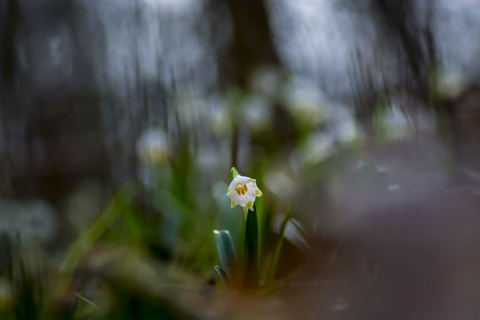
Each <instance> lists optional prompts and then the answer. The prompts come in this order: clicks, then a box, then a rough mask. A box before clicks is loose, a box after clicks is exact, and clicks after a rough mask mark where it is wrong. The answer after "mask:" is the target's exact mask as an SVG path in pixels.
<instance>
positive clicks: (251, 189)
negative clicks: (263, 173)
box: [227, 169, 262, 211]
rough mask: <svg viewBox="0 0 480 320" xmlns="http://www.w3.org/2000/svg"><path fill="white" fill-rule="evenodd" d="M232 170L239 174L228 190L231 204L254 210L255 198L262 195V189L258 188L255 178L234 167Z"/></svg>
mask: <svg viewBox="0 0 480 320" xmlns="http://www.w3.org/2000/svg"><path fill="white" fill-rule="evenodd" d="M232 172H235V173H237V174H236V175H235V177H234V178H233V180H232V182H231V183H230V185H229V186H228V190H227V197H229V198H230V200H231V203H230V206H231V207H232V208H233V207H235V206H237V205H239V206H241V207H244V208H248V209H250V210H251V211H253V204H254V203H255V199H256V198H257V197H260V196H261V195H262V191H260V189H258V187H257V182H256V181H255V179H252V178H249V177H244V176H241V175H239V174H238V172H237V171H236V170H233V169H232Z"/></svg>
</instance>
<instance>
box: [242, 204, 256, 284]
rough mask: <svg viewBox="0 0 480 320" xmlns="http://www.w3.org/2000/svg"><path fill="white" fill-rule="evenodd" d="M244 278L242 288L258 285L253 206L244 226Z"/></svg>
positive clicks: (254, 212)
mask: <svg viewBox="0 0 480 320" xmlns="http://www.w3.org/2000/svg"><path fill="white" fill-rule="evenodd" d="M244 259H245V268H244V270H245V278H244V288H245V289H247V290H248V289H255V288H257V287H258V221H257V211H256V209H255V206H254V207H253V211H249V212H248V214H247V223H246V226H245V254H244Z"/></svg>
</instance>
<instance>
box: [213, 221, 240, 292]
mask: <svg viewBox="0 0 480 320" xmlns="http://www.w3.org/2000/svg"><path fill="white" fill-rule="evenodd" d="M213 234H214V236H215V243H216V245H217V251H218V257H219V259H220V264H221V266H222V269H223V270H224V271H225V272H226V274H227V275H228V276H229V278H230V279H231V280H232V281H233V284H235V283H238V282H239V279H238V278H239V268H238V259H237V254H236V252H235V247H234V245H233V241H232V237H231V236H230V232H228V230H220V231H218V230H214V231H213ZM217 273H218V271H217Z"/></svg>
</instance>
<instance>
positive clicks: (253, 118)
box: [243, 95, 272, 131]
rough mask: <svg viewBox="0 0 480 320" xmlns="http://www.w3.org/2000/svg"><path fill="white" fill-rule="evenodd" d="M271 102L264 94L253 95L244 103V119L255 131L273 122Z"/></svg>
mask: <svg viewBox="0 0 480 320" xmlns="http://www.w3.org/2000/svg"><path fill="white" fill-rule="evenodd" d="M271 113H272V112H271V102H270V101H269V100H268V99H267V98H266V97H263V96H260V95H251V96H249V97H248V98H247V99H246V100H245V102H244V104H243V119H244V121H245V123H246V124H247V125H248V126H249V128H250V129H251V130H253V131H259V130H263V129H266V128H267V126H269V125H270V123H271V118H272V114H271Z"/></svg>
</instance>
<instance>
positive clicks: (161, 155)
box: [136, 128, 170, 165]
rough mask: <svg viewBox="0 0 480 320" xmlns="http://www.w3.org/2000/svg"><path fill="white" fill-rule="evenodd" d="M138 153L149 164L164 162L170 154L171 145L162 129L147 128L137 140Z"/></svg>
mask: <svg viewBox="0 0 480 320" xmlns="http://www.w3.org/2000/svg"><path fill="white" fill-rule="evenodd" d="M136 148H137V155H138V157H139V158H140V160H141V161H142V162H144V163H147V164H152V165H155V164H161V163H164V162H165V161H166V160H167V159H168V157H169V154H170V145H169V143H168V139H167V136H166V134H165V132H164V131H163V130H162V129H157V128H154V129H147V130H146V131H145V132H144V133H143V134H142V136H141V137H140V139H138V141H137V145H136Z"/></svg>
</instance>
